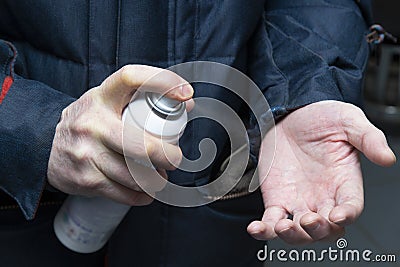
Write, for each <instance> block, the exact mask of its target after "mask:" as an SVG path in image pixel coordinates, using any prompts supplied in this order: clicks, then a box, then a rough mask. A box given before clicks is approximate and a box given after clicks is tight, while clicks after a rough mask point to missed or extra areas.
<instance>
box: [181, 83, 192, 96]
mask: <svg viewBox="0 0 400 267" xmlns="http://www.w3.org/2000/svg"><path fill="white" fill-rule="evenodd" d="M181 93H182V97H185V98H186V97H191V96H192V95H193V89H192V87H191V86H190V85H189V84H184V85H181Z"/></svg>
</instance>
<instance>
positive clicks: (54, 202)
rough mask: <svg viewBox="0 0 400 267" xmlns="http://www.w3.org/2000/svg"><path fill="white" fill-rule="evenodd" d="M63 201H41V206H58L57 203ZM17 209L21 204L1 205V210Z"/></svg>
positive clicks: (59, 203)
mask: <svg viewBox="0 0 400 267" xmlns="http://www.w3.org/2000/svg"><path fill="white" fill-rule="evenodd" d="M62 203H63V201H62V200H58V201H45V202H40V203H39V207H48V206H57V205H61V204H62ZM16 209H20V207H19V205H17V204H15V205H0V211H1V210H16Z"/></svg>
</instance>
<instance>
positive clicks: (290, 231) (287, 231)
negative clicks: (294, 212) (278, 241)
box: [279, 227, 294, 236]
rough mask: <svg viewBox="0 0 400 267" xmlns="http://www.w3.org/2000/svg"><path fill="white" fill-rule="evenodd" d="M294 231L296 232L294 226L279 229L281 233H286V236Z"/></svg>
mask: <svg viewBox="0 0 400 267" xmlns="http://www.w3.org/2000/svg"><path fill="white" fill-rule="evenodd" d="M293 232H294V230H293V228H291V227H289V228H285V229H283V230H281V231H279V234H280V235H285V236H290V235H291V234H292V233H293Z"/></svg>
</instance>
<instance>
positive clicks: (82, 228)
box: [54, 92, 187, 253]
mask: <svg viewBox="0 0 400 267" xmlns="http://www.w3.org/2000/svg"><path fill="white" fill-rule="evenodd" d="M123 119H125V123H130V124H133V125H135V126H136V127H138V128H140V129H145V130H146V132H148V133H150V134H152V135H154V136H156V137H162V138H163V140H164V141H166V142H169V143H177V142H178V140H179V137H180V136H181V135H182V133H183V131H184V128H185V126H186V122H187V114H186V107H185V103H182V102H179V101H176V100H172V99H169V98H166V97H164V96H161V95H160V94H157V93H151V92H137V93H136V95H135V99H134V100H133V101H132V102H131V103H130V104H129V106H128V108H126V109H125V111H124V113H123ZM149 168H154V167H152V166H149ZM129 209H130V206H127V205H124V204H121V203H117V202H114V201H112V200H110V199H107V198H102V197H83V196H74V195H71V196H69V197H68V198H67V199H66V201H65V202H64V204H63V205H62V207H61V208H60V210H59V211H58V213H57V215H56V217H55V219H54V231H55V233H56V236H57V238H58V239H59V240H60V242H61V243H62V244H64V245H65V246H66V247H67V248H69V249H71V250H73V251H75V252H80V253H92V252H95V251H97V250H99V249H101V248H102V247H103V246H104V244H105V243H106V242H107V240H108V239H109V238H110V236H111V235H112V233H113V232H114V230H115V229H116V228H117V226H118V225H119V223H120V222H121V221H122V219H123V218H124V217H125V215H126V214H127V212H128V211H129Z"/></svg>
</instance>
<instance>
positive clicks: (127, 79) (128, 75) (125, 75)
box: [120, 65, 136, 86]
mask: <svg viewBox="0 0 400 267" xmlns="http://www.w3.org/2000/svg"><path fill="white" fill-rule="evenodd" d="M133 73H134V67H133V65H125V66H123V67H122V68H121V69H120V79H121V82H122V84H124V85H126V86H136V84H135V82H134V80H133V79H132V74H133Z"/></svg>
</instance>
